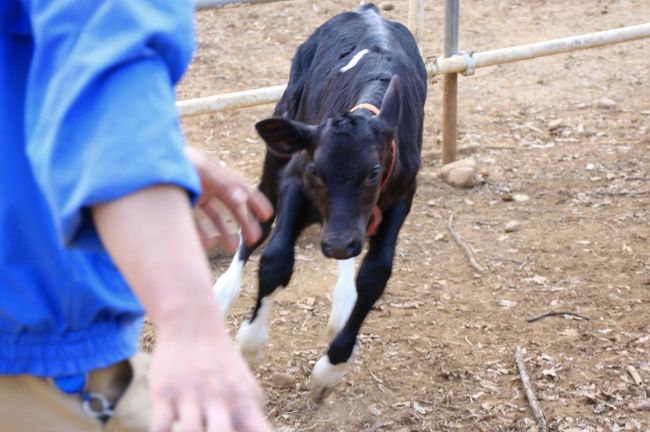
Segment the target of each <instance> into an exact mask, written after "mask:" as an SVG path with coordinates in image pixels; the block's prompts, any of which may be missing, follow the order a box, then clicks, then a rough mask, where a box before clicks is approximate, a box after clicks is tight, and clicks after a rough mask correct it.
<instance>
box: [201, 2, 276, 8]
mask: <svg viewBox="0 0 650 432" xmlns="http://www.w3.org/2000/svg"><path fill="white" fill-rule="evenodd" d="M278 1H283V0H195V1H194V9H196V10H206V9H221V8H224V7H228V6H238V5H244V4H262V3H275V2H278Z"/></svg>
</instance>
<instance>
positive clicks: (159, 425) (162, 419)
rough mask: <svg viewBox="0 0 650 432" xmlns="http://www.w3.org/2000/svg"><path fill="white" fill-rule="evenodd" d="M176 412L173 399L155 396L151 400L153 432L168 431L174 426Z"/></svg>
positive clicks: (151, 428) (151, 426)
mask: <svg viewBox="0 0 650 432" xmlns="http://www.w3.org/2000/svg"><path fill="white" fill-rule="evenodd" d="M175 417H176V413H175V411H174V406H173V404H172V403H171V401H170V400H169V399H167V398H164V397H154V393H153V392H152V400H151V425H150V428H149V430H150V431H151V432H168V431H170V430H171V428H172V424H173V423H174V419H175Z"/></svg>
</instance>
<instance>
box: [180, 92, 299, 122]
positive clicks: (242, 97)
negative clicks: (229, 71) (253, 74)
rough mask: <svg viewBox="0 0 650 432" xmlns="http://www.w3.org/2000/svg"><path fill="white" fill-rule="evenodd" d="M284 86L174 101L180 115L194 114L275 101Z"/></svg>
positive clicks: (278, 98)
mask: <svg viewBox="0 0 650 432" xmlns="http://www.w3.org/2000/svg"><path fill="white" fill-rule="evenodd" d="M285 88H287V86H286V85H279V86H274V87H264V88H259V89H254V90H246V91H241V92H236V93H226V94H221V95H216V96H208V97H203V98H197V99H187V100H184V101H179V102H176V107H177V108H178V112H179V113H180V115H181V116H195V115H200V114H209V113H212V112H217V111H228V110H232V109H237V108H247V107H252V106H255V105H264V104H267V103H272V102H277V101H278V100H280V97H281V96H282V93H283V92H284V89H285Z"/></svg>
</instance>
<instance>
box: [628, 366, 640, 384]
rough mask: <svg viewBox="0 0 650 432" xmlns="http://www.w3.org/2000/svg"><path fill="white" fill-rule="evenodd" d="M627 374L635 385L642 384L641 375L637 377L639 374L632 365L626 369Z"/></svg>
mask: <svg viewBox="0 0 650 432" xmlns="http://www.w3.org/2000/svg"><path fill="white" fill-rule="evenodd" d="M627 373H629V374H630V376H631V377H632V380H633V381H634V384H635V385H638V386H639V385H641V384H643V380H642V379H641V375H639V372H638V371H637V370H636V368H635V367H634V366H632V365H630V366H628V367H627Z"/></svg>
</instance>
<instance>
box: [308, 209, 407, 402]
mask: <svg viewBox="0 0 650 432" xmlns="http://www.w3.org/2000/svg"><path fill="white" fill-rule="evenodd" d="M410 208H411V198H408V199H404V200H402V201H398V202H397V203H395V204H393V205H392V206H391V207H389V208H388V209H386V210H385V211H384V217H383V221H382V224H381V225H380V227H379V231H378V232H377V234H376V235H375V236H374V237H372V238H371V239H370V246H369V248H368V253H367V254H366V256H365V258H364V259H363V262H362V264H361V268H360V269H359V273H358V275H357V300H356V302H355V304H354V308H353V309H352V313H351V314H350V317H349V318H348V320H347V322H346V324H345V326H344V327H343V329H342V330H341V331H340V332H339V333H338V335H337V336H336V337H335V338H334V340H333V341H332V342H331V343H330V346H329V349H328V351H327V354H325V355H324V356H322V357H321V358H320V359H319V360H318V362H316V365H315V366H314V370H313V371H312V375H311V385H312V391H313V396H314V398H315V399H316V400H317V401H322V400H323V399H324V398H325V397H326V396H327V395H328V394H329V393H330V392H331V391H332V389H333V388H334V387H335V386H336V385H337V384H338V383H339V382H341V379H342V378H343V374H344V373H345V370H346V367H347V365H348V363H349V361H350V358H351V357H352V352H353V351H354V347H355V344H356V341H357V335H358V334H359V330H360V329H361V325H362V324H363V321H364V320H365V319H366V316H368V312H370V309H371V308H372V306H373V305H374V304H375V302H376V301H377V300H378V299H379V297H380V296H381V295H382V294H383V292H384V289H385V287H386V283H387V282H388V279H389V278H390V275H391V272H392V269H393V258H394V256H395V245H396V243H397V236H398V234H399V231H400V228H401V227H402V224H403V223H404V219H405V218H406V216H407V215H408V213H409V210H410Z"/></svg>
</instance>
